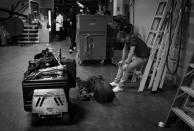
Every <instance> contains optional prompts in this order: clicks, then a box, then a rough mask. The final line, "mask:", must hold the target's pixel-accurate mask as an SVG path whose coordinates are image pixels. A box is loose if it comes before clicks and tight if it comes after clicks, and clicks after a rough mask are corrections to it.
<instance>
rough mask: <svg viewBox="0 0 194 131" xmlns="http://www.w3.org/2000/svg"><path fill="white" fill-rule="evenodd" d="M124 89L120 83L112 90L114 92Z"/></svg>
mask: <svg viewBox="0 0 194 131" xmlns="http://www.w3.org/2000/svg"><path fill="white" fill-rule="evenodd" d="M123 90H124V89H123V88H122V87H120V86H119V85H118V86H116V87H115V88H113V89H112V91H113V92H114V93H117V92H121V91H123Z"/></svg>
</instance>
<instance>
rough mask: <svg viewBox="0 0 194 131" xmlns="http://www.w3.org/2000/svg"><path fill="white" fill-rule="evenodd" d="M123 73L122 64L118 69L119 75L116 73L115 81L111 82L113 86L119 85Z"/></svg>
mask: <svg viewBox="0 0 194 131" xmlns="http://www.w3.org/2000/svg"><path fill="white" fill-rule="evenodd" d="M122 75H123V68H122V66H119V68H118V71H117V75H116V77H115V79H114V81H113V82H111V83H110V85H111V86H118V84H119V82H120V80H121V78H122Z"/></svg>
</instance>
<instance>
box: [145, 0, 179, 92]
mask: <svg viewBox="0 0 194 131" xmlns="http://www.w3.org/2000/svg"><path fill="white" fill-rule="evenodd" d="M173 4H175V7H174V10H175V12H174V15H173V16H174V17H175V18H176V19H174V20H173V25H175V26H174V28H173V29H172V33H171V34H173V36H172V41H171V47H172V45H174V44H175V42H176V40H177V36H178V31H179V27H180V23H181V15H182V9H181V5H182V2H181V1H180V0H176V1H174V3H173ZM176 10H178V12H176ZM163 44H164V48H160V49H159V51H158V57H157V60H156V62H157V63H155V67H154V70H153V73H152V77H151V81H150V83H149V87H148V88H149V89H150V88H152V92H156V91H157V89H158V88H162V86H163V83H164V78H165V76H166V72H167V67H166V66H165V65H166V59H167V57H168V56H167V55H168V51H170V50H168V48H171V47H170V45H169V38H168V39H167V40H166V41H165V42H164V43H163ZM159 53H160V54H159Z"/></svg>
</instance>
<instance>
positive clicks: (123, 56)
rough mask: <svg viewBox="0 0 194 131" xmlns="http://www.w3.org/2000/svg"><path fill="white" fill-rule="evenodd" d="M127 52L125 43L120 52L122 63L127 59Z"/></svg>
mask: <svg viewBox="0 0 194 131" xmlns="http://www.w3.org/2000/svg"><path fill="white" fill-rule="evenodd" d="M128 52H129V50H128V46H127V44H126V43H125V46H124V48H123V52H122V59H121V60H122V61H124V60H125V59H126V58H127V54H128Z"/></svg>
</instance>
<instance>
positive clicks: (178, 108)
mask: <svg viewBox="0 0 194 131" xmlns="http://www.w3.org/2000/svg"><path fill="white" fill-rule="evenodd" d="M190 2H191V3H190V6H191V7H190V18H189V23H188V25H189V26H188V33H189V34H188V36H189V37H188V38H187V39H188V42H187V48H186V49H187V50H186V53H185V59H184V60H185V61H184V70H183V76H182V78H180V83H179V85H178V90H177V92H176V95H175V98H174V100H173V102H172V105H171V108H170V110H169V112H168V115H167V117H166V119H165V121H164V122H162V125H163V126H162V127H167V126H169V125H170V124H172V123H173V122H175V121H176V120H182V121H183V122H184V123H185V124H187V125H188V126H189V127H190V128H191V130H194V36H192V35H193V28H191V27H193V26H194V16H193V15H192V14H193V13H194V0H191V1H190Z"/></svg>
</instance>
